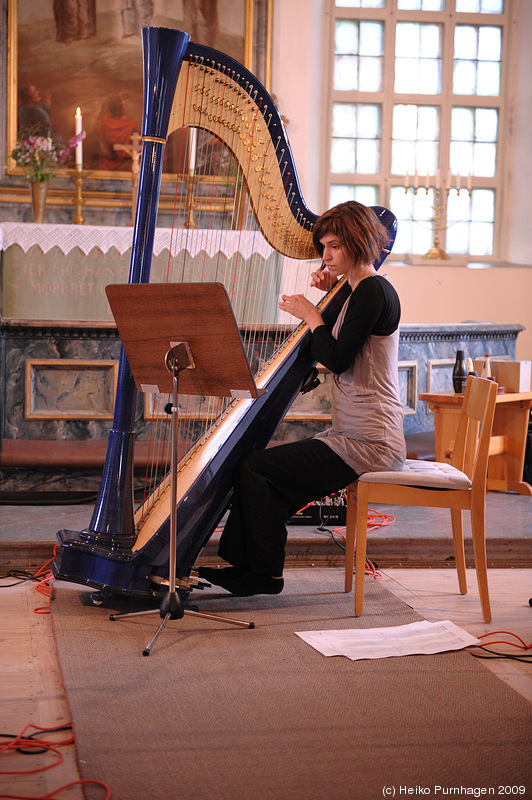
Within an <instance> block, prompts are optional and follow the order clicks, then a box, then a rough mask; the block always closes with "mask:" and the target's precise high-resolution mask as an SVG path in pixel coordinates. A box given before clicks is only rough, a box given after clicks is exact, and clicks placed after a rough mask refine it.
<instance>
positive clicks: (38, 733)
mask: <svg viewBox="0 0 532 800" xmlns="http://www.w3.org/2000/svg"><path fill="white" fill-rule="evenodd" d="M71 730H72V725H71V724H68V725H60V726H59V728H47V729H46V730H44V731H34V732H33V733H30V734H29V735H28V736H18V734H12V733H0V736H2V737H4V738H5V739H16V738H17V737H18V738H19V739H20V740H21V741H24V740H29V739H33V738H35V737H36V736H43V735H44V734H45V733H46V734H48V733H57V732H58V731H71ZM15 750H16V751H17V753H22V755H24V756H33V755H36V756H38V755H41V753H47V752H48V750H49V748H47V747H43V748H42V750H24V749H23V748H22V747H15Z"/></svg>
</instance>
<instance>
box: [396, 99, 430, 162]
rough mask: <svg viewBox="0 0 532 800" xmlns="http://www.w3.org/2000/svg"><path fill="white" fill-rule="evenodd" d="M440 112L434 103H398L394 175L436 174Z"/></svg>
mask: <svg viewBox="0 0 532 800" xmlns="http://www.w3.org/2000/svg"><path fill="white" fill-rule="evenodd" d="M439 130H440V125H439V112H438V109H437V108H435V107H434V106H413V105H397V106H395V107H394V111H393V126H392V174H394V175H404V174H405V173H406V172H407V171H408V172H409V173H410V175H412V174H413V173H414V172H415V171H416V170H417V171H418V173H420V174H426V173H427V172H428V173H429V174H430V175H434V174H435V172H436V169H437V157H438V141H439Z"/></svg>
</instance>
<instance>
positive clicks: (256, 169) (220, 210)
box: [137, 58, 310, 526]
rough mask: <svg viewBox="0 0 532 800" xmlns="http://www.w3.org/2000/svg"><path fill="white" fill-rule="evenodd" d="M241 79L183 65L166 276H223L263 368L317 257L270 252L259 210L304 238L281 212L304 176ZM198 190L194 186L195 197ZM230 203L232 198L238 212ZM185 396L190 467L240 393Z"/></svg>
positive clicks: (155, 409)
mask: <svg viewBox="0 0 532 800" xmlns="http://www.w3.org/2000/svg"><path fill="white" fill-rule="evenodd" d="M198 69H199V72H198ZM198 76H199V77H198ZM232 81H233V79H232V78H231V76H230V75H227V71H226V70H225V69H221V70H220V71H217V70H215V69H213V68H210V67H208V66H205V65H203V64H199V65H198V63H196V62H195V61H194V59H192V58H191V59H189V61H188V62H187V64H186V65H184V66H183V69H182V72H181V77H180V83H181V85H182V88H181V97H180V103H179V104H178V105H177V111H174V117H175V119H174V123H173V124H174V130H179V131H181V136H180V141H179V152H178V156H177V177H176V187H175V193H174V207H173V214H172V234H171V243H172V244H171V247H170V253H169V259H168V265H167V276H166V280H167V281H168V282H186V281H190V280H193V281H204V280H208V281H213V280H215V281H219V282H221V283H223V284H224V286H225V287H226V290H227V292H228V294H229V297H230V300H231V304H232V306H233V312H234V314H235V318H236V320H237V323H238V325H239V328H240V330H241V334H242V340H243V343H244V348H245V351H246V354H247V356H248V360H249V362H250V366H251V369H252V372H253V373H254V374H255V375H257V374H259V373H260V371H261V370H262V369H263V368H264V367H265V366H266V365H267V364H268V362H269V361H270V360H271V358H272V356H274V355H275V353H276V352H277V351H278V350H279V348H280V347H281V345H282V343H283V341H284V339H285V338H286V336H287V335H289V334H290V333H291V332H292V330H293V328H294V325H293V321H291V322H290V323H288V322H287V321H286V320H283V321H279V318H278V314H277V300H278V297H279V295H280V294H281V293H295V292H296V291H306V290H307V288H308V282H309V281H308V276H309V273H310V265H309V263H308V261H307V263H305V262H302V261H301V256H300V258H299V259H298V260H297V261H295V259H290V260H289V266H288V267H287V266H285V268H284V269H283V263H282V256H281V255H280V253H279V252H277V250H276V248H275V249H273V250H272V252H271V255H270V256H269V257H267V256H266V255H264V252H265V251H264V246H263V245H264V236H263V232H262V231H261V229H260V227H259V224H258V222H257V219H256V218H257V217H259V216H260V217H265V218H269V219H270V222H271V229H270V234H272V232H273V234H275V235H276V233H277V230H276V229H277V228H280V229H281V230H282V234H283V236H284V238H285V239H286V240H288V241H289V242H291V241H292V240H295V239H296V238H300V225H301V223H300V222H298V221H296V220H294V219H293V217H292V215H291V214H290V215H288V218H287V219H284V220H283V219H282V218H280V216H279V215H280V209H282V207H283V203H284V204H285V205H286V204H288V207H289V208H290V209H291V208H292V205H293V199H292V198H293V195H291V182H293V179H294V178H293V176H292V175H291V174H290V171H289V170H288V168H287V162H284V164H283V156H284V149H283V148H282V144H281V143H282V140H281V137H279V136H277V135H273V136H272V135H270V134H269V133H266V131H265V130H264V128H268V129H269V128H270V125H271V121H272V115H271V114H270V115H269V117H265V116H263V115H262V114H261V111H260V109H261V106H262V104H263V103H264V99H263V98H262V97H258V96H257V95H258V92H257V91H255V92H254V94H253V89H252V90H251V91H252V96H251V98H250V97H249V94H246V93H245V92H243V91H242V90H241V89H240V88H237V89H235V87H234V81H233V83H232ZM235 92H236V94H238V96H239V100H238V101H237V102H238V103H241V107H240V108H239V112H238V115H237V116H238V119H240V120H241V124H242V127H240V125H237V124H235V121H234V117H231V115H230V114H229V115H225V114H224V109H226V108H231V106H232V105H234V102H233V95H234V93H235ZM198 97H200V98H206V97H210V99H211V100H212V107H213V108H214V109H215V110H216V112H217V113H216V114H212V115H211V116H212V117H215V119H214V121H213V120H212V119H211V120H209V124H205V120H204V117H205V115H202V114H201V113H199V112H198V102H197V101H198ZM202 123H203V124H202ZM192 130H195V131H197V135H196V136H194V137H193V136H191V135H190V131H192ZM185 132H186V133H187V134H188V135H187V136H185ZM243 137H245V141H244V146H243V144H242V142H243ZM259 139H260V140H261V144H260V148H261V152H260V160H259V159H257V157H256V156H255V149H254V145H255V142H256V141H258V140H259ZM186 142H187V143H188V144H187V143H186ZM246 142H250V144H246ZM190 144H193V145H194V146H195V150H194V151H193V152H190V150H189V146H188V145H190ZM254 159H255V160H254ZM278 164H281V167H279V166H278ZM191 165H192V168H190V167H191ZM273 166H275V167H277V169H278V171H279V173H280V180H277V182H276V183H275V184H271V183H270V182H269V178H268V174H269V171H270V170H271V169H272V168H273ZM224 183H225V184H226V187H225V191H223V184H224ZM230 184H231V187H232V188H231V192H232V193H231V194H230V195H229V193H228V190H227V187H228V186H229V185H230ZM252 185H254V186H255V190H254V192H253V197H251V191H250V186H252ZM189 193H192V197H190V196H189ZM183 198H185V203H184V204H183ZM207 201H208V202H207ZM187 206H188V207H189V209H190V208H192V210H193V211H195V209H199V212H198V218H199V220H200V227H199V228H198V227H187V219H186V214H187ZM227 206H229V207H230V210H229V212H227ZM251 206H253V213H252V212H251V210H250V207H251ZM224 216H225V217H229V220H228V221H229V224H228V225H227V226H226V227H222V225H221V224H220V222H219V220H220V218H221V217H224ZM183 217H184V219H183ZM259 242H260V244H259ZM261 245H262V246H261ZM250 251H252V252H258V253H260V255H259V256H258V257H257V258H256V262H257V263H256V265H255V263H254V261H253V260H252V259H251V258H250V255H249V252H250ZM174 253H175V254H174ZM209 253H210V254H213V253H217V255H216V258H214V257H213V256H212V255H210V256H209V255H208V254H209ZM229 254H230V255H229ZM303 275H304V276H305V277H303ZM289 278H290V280H288V279H289ZM200 324H201V321H200ZM169 400H170V398H169V397H168V396H158V397H157V398H153V400H152V404H151V405H152V423H151V434H150V436H151V439H152V442H153V444H151V445H150V450H153V456H154V458H153V464H152V463H151V458H150V465H149V468H148V470H147V475H146V487H145V490H144V502H143V504H142V508H141V509H140V510H139V511H138V512H137V524H138V525H139V526H141V525H142V523H143V521H144V519H145V517H146V515H148V514H149V511H150V509H151V506H152V505H153V503H154V502H157V501H158V498H159V496H160V495H161V494H164V493H165V492H167V481H166V480H164V479H161V475H165V474H166V473H167V472H168V470H169V464H170V445H169V428H170V426H169V421H168V417H167V415H166V414H165V413H164V406H165V405H166V403H167V402H169ZM179 403H180V415H179V416H180V437H179V440H180V452H179V454H178V458H179V463H180V467H179V468H180V469H181V465H182V463H183V462H186V460H187V459H188V457H189V455H190V452H191V451H192V450H194V449H195V448H196V447H198V446H199V443H201V442H202V441H203V440H205V438H206V437H208V435H209V431H210V430H211V428H213V427H215V426H216V421H217V420H219V419H220V417H221V416H223V415H224V413H225V412H226V411H227V409H228V408H229V407H230V406H231V405H232V404H233V403H234V401H231V400H230V399H229V400H228V399H227V398H216V397H214V398H213V397H207V398H201V399H200V401H198V398H191V397H188V396H184V397H181V396H180V398H179ZM150 456H151V453H150ZM153 486H156V487H157V488H156V491H155V492H154V493H153V494H152V495H150V496H149V497H148V491H149V489H150V487H153Z"/></svg>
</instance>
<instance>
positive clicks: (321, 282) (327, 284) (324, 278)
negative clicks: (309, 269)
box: [310, 265, 338, 292]
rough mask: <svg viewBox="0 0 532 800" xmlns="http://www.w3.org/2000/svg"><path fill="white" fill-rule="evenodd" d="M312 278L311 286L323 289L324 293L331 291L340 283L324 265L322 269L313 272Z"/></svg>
mask: <svg viewBox="0 0 532 800" xmlns="http://www.w3.org/2000/svg"><path fill="white" fill-rule="evenodd" d="M310 278H311V280H310V285H311V286H314V287H315V288H316V289H321V290H322V291H323V292H328V291H330V290H331V289H332V288H333V286H335V284H336V283H338V279H337V278H334V277H333V276H332V275H331V273H330V272H329V271H328V270H327V267H326V266H325V265H322V266H321V267H320V269H318V270H317V271H316V272H313V273H312V274H311V276H310Z"/></svg>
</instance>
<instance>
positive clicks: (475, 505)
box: [471, 497, 491, 622]
mask: <svg viewBox="0 0 532 800" xmlns="http://www.w3.org/2000/svg"><path fill="white" fill-rule="evenodd" d="M485 524H486V501H485V498H484V497H483V498H482V500H481V501H480V502H475V500H474V499H472V503H471V531H472V537H473V552H474V554H475V569H476V572H477V583H478V594H479V597H480V607H481V609H482V619H483V620H484V622H491V607H490V595H489V587H488V562H487V558H486V529H485Z"/></svg>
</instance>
